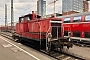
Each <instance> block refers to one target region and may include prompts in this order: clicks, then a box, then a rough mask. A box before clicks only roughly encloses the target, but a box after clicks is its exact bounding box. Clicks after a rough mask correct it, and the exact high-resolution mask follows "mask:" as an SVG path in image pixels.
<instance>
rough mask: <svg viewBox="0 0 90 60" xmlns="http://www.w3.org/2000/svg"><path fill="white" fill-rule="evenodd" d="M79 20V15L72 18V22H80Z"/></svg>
mask: <svg viewBox="0 0 90 60" xmlns="http://www.w3.org/2000/svg"><path fill="white" fill-rule="evenodd" d="M80 21H81V16H75V17H74V19H73V22H80Z"/></svg>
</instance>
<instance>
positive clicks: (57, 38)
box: [46, 19, 72, 50]
mask: <svg viewBox="0 0 90 60" xmlns="http://www.w3.org/2000/svg"><path fill="white" fill-rule="evenodd" d="M50 24H51V33H49V34H48V43H47V44H48V48H47V49H48V50H55V49H59V50H62V49H63V47H64V46H67V48H69V47H72V44H71V43H70V41H69V40H70V39H69V37H68V38H64V37H63V26H62V24H63V23H62V21H61V20H60V19H58V20H57V19H53V20H50ZM47 44H46V45H47Z"/></svg>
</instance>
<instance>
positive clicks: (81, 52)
mask: <svg viewBox="0 0 90 60" xmlns="http://www.w3.org/2000/svg"><path fill="white" fill-rule="evenodd" d="M65 52H67V53H72V54H75V55H78V56H80V57H83V58H85V59H86V60H90V47H84V46H83V47H81V46H76V45H74V46H73V47H72V48H70V49H69V50H67V51H65Z"/></svg>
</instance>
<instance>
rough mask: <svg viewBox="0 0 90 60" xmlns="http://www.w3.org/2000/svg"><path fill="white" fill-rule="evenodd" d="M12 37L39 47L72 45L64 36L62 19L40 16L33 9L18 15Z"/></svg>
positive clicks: (61, 47)
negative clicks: (28, 12)
mask: <svg viewBox="0 0 90 60" xmlns="http://www.w3.org/2000/svg"><path fill="white" fill-rule="evenodd" d="M15 29H16V33H14V36H13V37H14V38H18V39H19V40H20V41H28V42H30V44H32V45H33V46H34V47H36V48H39V49H43V48H44V49H46V50H51V49H58V48H60V50H61V49H63V46H67V47H68V48H69V47H72V43H70V41H69V38H64V37H63V35H62V33H63V26H62V21H61V19H60V18H55V17H51V18H41V17H40V16H38V15H36V14H35V13H34V12H33V11H32V14H28V15H25V16H22V17H19V22H18V23H17V24H16V26H15Z"/></svg>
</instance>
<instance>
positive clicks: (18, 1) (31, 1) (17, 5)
mask: <svg viewBox="0 0 90 60" xmlns="http://www.w3.org/2000/svg"><path fill="white" fill-rule="evenodd" d="M13 1H14V21H18V17H19V16H22V15H25V14H29V13H31V11H32V10H33V11H36V10H37V6H36V5H37V0H13ZM51 2H53V0H47V2H46V3H47V4H50V3H51ZM5 4H7V8H8V9H7V13H8V14H7V15H8V16H7V17H8V18H7V20H8V23H10V20H11V6H10V5H11V0H0V25H4V20H5ZM61 12H62V0H58V1H57V2H56V13H61ZM52 13H53V4H50V5H48V6H47V8H46V14H52ZM2 20H3V21H2Z"/></svg>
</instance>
